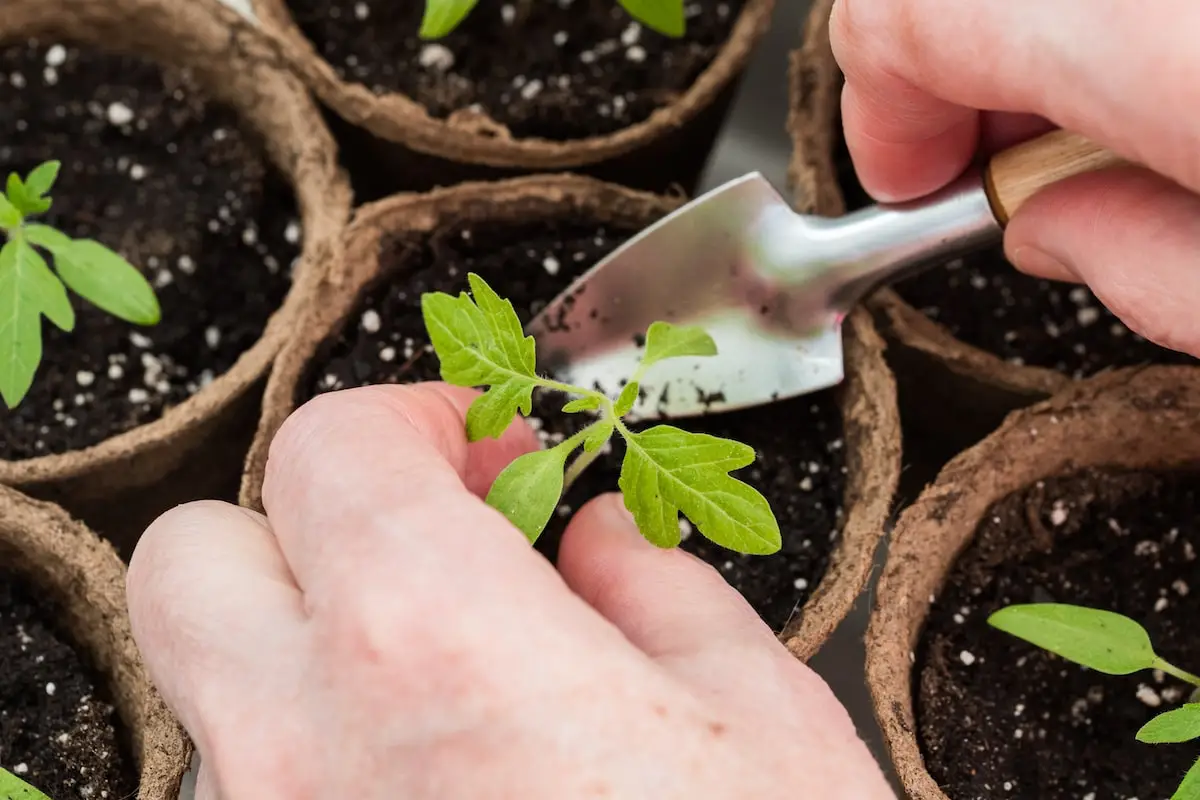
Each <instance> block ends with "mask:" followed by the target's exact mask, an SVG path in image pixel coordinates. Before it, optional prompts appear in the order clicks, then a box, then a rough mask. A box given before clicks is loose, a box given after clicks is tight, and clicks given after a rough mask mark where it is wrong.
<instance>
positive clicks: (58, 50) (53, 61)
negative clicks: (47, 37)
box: [46, 44, 67, 67]
mask: <svg viewBox="0 0 1200 800" xmlns="http://www.w3.org/2000/svg"><path fill="white" fill-rule="evenodd" d="M66 60H67V48H65V47H63V46H62V45H61V44H56V45H54V46H53V47H51V48H50V49H49V50H47V51H46V64H47V65H49V66H51V67H61V66H62V65H63V64H64V63H66Z"/></svg>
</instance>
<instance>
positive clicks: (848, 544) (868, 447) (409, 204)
mask: <svg viewBox="0 0 1200 800" xmlns="http://www.w3.org/2000/svg"><path fill="white" fill-rule="evenodd" d="M678 203H679V201H677V200H673V199H667V198H662V197H657V196H654V195H649V194H644V193H640V192H635V191H633V190H629V189H625V188H622V187H617V186H614V185H612V184H605V183H601V182H598V181H595V180H592V179H589V178H582V177H573V176H564V175H558V176H542V177H529V178H520V179H514V180H511V181H506V182H502V183H492V184H483V183H480V184H467V185H463V186H459V187H456V188H453V189H446V190H439V191H435V192H432V193H430V194H427V195H398V196H396V197H392V198H389V199H387V200H384V201H381V202H379V203H375V204H372V205H369V206H365V207H364V208H363V209H361V211H360V212H359V213H358V214H357V216H356V217H355V220H354V221H353V223H352V225H351V227H350V228H349V229H348V231H347V234H346V237H345V246H344V257H345V263H344V265H343V267H342V268H340V269H332V270H331V271H330V273H329V276H328V277H327V279H326V285H325V287H324V288H323V289H322V295H323V297H324V298H325V299H324V301H323V302H322V303H321V305H320V306H314V307H312V308H310V309H309V314H308V315H307V317H306V318H305V320H304V321H303V323H302V324H301V325H300V326H299V329H300V331H301V333H300V335H299V336H298V337H296V338H295V339H293V340H292V341H290V342H289V343H288V345H287V347H285V349H284V351H283V353H282V354H281V355H280V359H279V361H278V362H277V365H276V368H275V370H274V371H273V372H272V374H271V378H270V381H269V382H268V384H267V391H266V398H265V401H264V409H263V414H262V420H261V423H260V426H259V430H258V435H257V437H256V439H255V442H254V446H253V448H252V449H251V452H250V456H249V458H248V460H247V466H246V474H245V478H244V480H243V484H242V502H243V504H244V505H248V506H250V507H252V508H256V509H261V508H262V505H261V490H262V481H263V475H264V472H265V468H266V461H267V455H268V450H269V447H270V442H271V439H272V438H273V436H274V435H275V432H276V431H277V430H278V429H279V427H280V425H281V424H282V423H283V421H284V419H286V418H287V416H288V415H289V414H290V413H291V412H292V411H293V410H294V409H295V407H296V403H295V397H296V393H297V388H298V386H299V385H300V383H301V381H302V380H303V379H304V376H305V374H306V370H307V368H308V365H309V362H310V361H311V360H312V359H313V358H314V356H315V355H316V354H317V352H318V349H319V347H320V345H321V343H322V342H323V341H325V340H326V339H327V338H328V337H329V336H330V335H331V334H333V332H335V331H336V330H338V329H339V328H340V326H341V325H342V324H343V322H344V321H345V319H346V318H347V316H348V315H349V314H350V313H351V311H352V309H353V308H354V306H355V303H356V299H357V296H358V295H359V293H360V292H361V291H362V289H363V288H364V287H365V286H367V285H368V284H369V283H370V282H371V281H372V280H373V279H374V278H375V276H376V275H377V274H378V272H379V269H380V246H381V240H382V237H383V236H384V235H385V234H397V233H414V234H419V233H423V232H428V231H431V230H433V229H435V228H436V227H438V226H439V225H441V224H445V223H446V222H447V221H449V220H452V219H455V218H461V217H462V216H464V215H471V216H473V217H475V218H484V217H489V218H493V219H494V218H497V217H500V216H502V215H505V214H508V213H511V210H512V209H516V208H520V209H521V211H522V213H524V214H529V213H531V211H532V212H533V213H536V211H534V210H536V209H544V210H545V213H547V214H550V213H553V212H554V211H555V210H556V209H559V210H561V209H562V208H564V207H574V208H576V209H579V210H581V211H584V212H586V213H589V214H591V215H594V216H595V217H596V218H597V219H600V220H610V221H618V220H619V221H626V222H630V223H633V224H635V225H638V226H644V225H647V224H649V223H650V222H651V221H652V220H655V219H657V218H658V217H660V216H662V215H663V214H665V213H667V212H668V211H670V210H671V209H673V208H675V207H677V206H678ZM845 338H846V360H847V380H846V384H845V389H844V392H843V400H842V409H843V422H844V427H845V439H846V448H847V451H848V457H847V468H848V470H849V482H848V485H847V491H846V498H845V504H844V507H845V509H846V514H845V519H844V526H843V530H842V534H841V536H840V538H839V541H838V545H837V547H836V549H835V551H834V553H833V556H832V559H831V563H830V566H829V568H828V571H827V572H826V574H825V576H824V577H823V579H822V581H821V583H820V585H819V586H818V587H817V589H816V590H815V592H814V594H813V596H812V597H811V598H810V600H809V602H808V604H807V605H806V606H805V608H804V609H803V610H802V611H801V613H800V614H799V615H797V617H796V618H795V619H794V620H793V622H792V623H791V624H790V625H789V626H788V627H787V628H786V629H785V630H784V632H783V633H782V634H781V638H782V639H783V640H784V641H785V643H786V644H787V646H788V647H789V649H791V650H792V652H794V653H795V654H796V655H797V656H798V657H801V658H808V657H810V656H812V655H813V653H815V652H816V651H817V649H819V647H820V646H821V644H823V643H824V641H825V640H826V639H827V638H828V636H829V634H831V633H832V632H833V630H834V628H836V627H837V624H838V623H839V622H841V620H842V619H843V618H844V617H845V615H846V614H847V613H848V611H849V610H850V608H851V606H852V605H853V602H854V600H855V598H856V597H857V596H858V594H859V592H860V591H861V589H862V587H863V585H864V584H865V583H866V580H867V577H868V576H869V574H870V570H871V565H872V561H873V557H874V552H875V547H876V545H877V543H878V541H879V538H880V536H881V534H882V532H883V526H884V523H885V521H886V519H887V516H888V513H889V510H890V507H891V502H892V497H893V495H894V492H895V487H896V483H897V480H898V475H899V468H900V432H899V418H898V414H897V411H896V406H895V387H894V385H893V383H892V379H891V374H890V373H889V372H888V369H887V367H886V365H885V364H884V360H883V342H882V340H881V339H880V338H879V337H878V335H877V334H876V333H875V331H874V329H873V327H872V324H871V320H870V319H869V317H868V315H866V314H864V313H858V314H855V315H853V316H852V317H851V319H850V320H849V322H848V325H847V334H846V337H845Z"/></svg>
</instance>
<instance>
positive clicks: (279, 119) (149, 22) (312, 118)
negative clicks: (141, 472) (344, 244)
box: [0, 0, 351, 487]
mask: <svg viewBox="0 0 1200 800" xmlns="http://www.w3.org/2000/svg"><path fill="white" fill-rule="evenodd" d="M63 6H67V7H68V8H66V9H64V8H63ZM47 34H53V35H61V36H63V37H64V38H67V39H70V40H72V41H75V42H78V43H79V44H80V46H83V47H88V48H93V49H96V50H99V51H106V52H126V53H136V54H138V55H140V56H141V57H144V58H147V59H148V60H150V61H154V62H156V63H158V64H159V65H161V66H164V67H166V68H192V69H194V70H195V73H196V75H197V77H198V78H199V79H200V81H201V83H202V84H203V85H204V86H205V88H206V90H207V91H208V93H209V95H210V98H212V99H214V100H216V101H218V102H221V103H223V104H225V105H228V106H230V107H231V108H232V109H233V110H234V111H235V112H236V113H237V114H238V118H239V120H240V121H241V122H242V125H243V130H247V131H249V132H251V133H252V134H254V135H255V136H257V137H258V138H259V139H260V140H261V141H262V143H263V146H264V150H265V151H266V155H268V157H269V158H270V160H271V162H272V164H273V166H274V167H275V168H277V169H279V171H280V172H281V173H282V175H283V176H284V178H285V179H286V180H287V181H288V183H289V185H290V187H291V189H292V191H293V194H294V198H295V200H296V203H297V212H298V215H299V217H300V220H301V224H302V227H303V243H302V248H301V253H300V255H299V257H298V260H297V262H296V268H295V271H294V277H293V280H292V285H291V287H290V288H289V289H288V293H287V295H286V296H285V298H284V302H283V303H282V305H280V306H279V308H277V309H276V310H275V311H274V312H273V313H272V315H271V316H270V318H269V319H268V321H267V324H266V326H265V327H264V330H263V333H262V335H261V336H260V337H259V339H258V340H257V341H256V342H255V343H254V344H253V345H252V346H251V347H250V348H248V349H247V350H245V351H244V352H243V353H242V354H241V355H240V356H239V357H238V359H237V360H236V361H235V362H234V364H233V366H232V367H230V368H229V369H228V370H226V371H225V372H224V373H222V374H221V375H219V376H216V377H215V378H214V380H213V381H212V383H211V384H209V385H208V386H207V387H205V388H203V389H201V390H200V391H198V392H197V393H195V394H194V395H192V396H191V397H189V398H188V399H187V400H185V401H184V402H182V403H180V404H178V405H176V406H173V407H171V408H169V409H167V410H166V411H165V412H164V413H163V414H162V416H160V417H159V418H157V419H155V420H153V421H151V422H147V423H145V424H143V425H139V426H137V427H135V428H132V429H130V430H128V431H124V432H122V433H118V434H115V435H113V436H110V437H109V438H107V439H105V440H103V441H101V442H97V443H96V444H93V445H90V446H88V447H85V448H81V449H78V450H69V451H67V452H65V453H58V454H52V455H45V456H37V457H34V458H28V459H21V460H16V461H9V460H4V459H0V482H2V483H6V484H8V485H13V486H18V487H21V486H28V485H32V484H42V483H50V482H58V481H63V480H67V479H71V478H76V477H78V476H80V475H83V474H87V473H93V472H95V471H97V470H102V469H120V468H121V465H122V464H123V463H124V462H126V461H127V460H128V459H130V458H135V457H137V456H139V455H140V454H142V453H144V452H147V451H151V450H155V449H161V448H170V447H172V446H176V445H178V443H179V442H180V440H181V439H183V438H184V436H185V434H186V432H187V431H188V430H190V429H191V428H193V427H195V426H196V425H198V424H200V423H202V422H203V421H205V420H208V419H212V418H214V417H216V416H218V415H219V414H220V413H221V412H223V411H224V410H226V409H227V408H228V407H230V406H231V405H233V404H234V403H235V402H236V401H237V400H238V399H239V398H240V397H242V396H243V395H244V394H245V393H246V392H247V391H248V390H249V389H250V388H251V386H252V385H253V384H254V383H255V382H256V381H258V380H259V379H260V378H262V377H263V375H264V373H265V372H266V371H267V370H268V369H269V367H270V365H271V363H272V361H273V360H274V358H275V356H276V354H277V352H278V350H279V349H280V348H281V347H282V345H283V343H284V341H285V340H286V339H287V337H288V336H289V335H290V333H291V331H292V329H293V320H294V318H295V317H296V316H297V315H298V314H299V313H300V310H301V308H302V306H303V305H304V304H305V302H306V297H307V295H308V293H309V292H310V291H311V289H312V287H313V286H314V284H315V281H316V279H317V278H318V277H319V273H320V272H321V270H322V266H323V262H324V260H325V258H326V254H327V252H328V250H329V248H330V247H331V243H332V242H333V241H334V240H336V237H337V236H338V235H339V234H340V232H341V229H342V228H343V227H344V226H345V224H346V220H347V219H348V217H349V215H350V204H351V194H350V187H349V182H348V180H347V178H346V176H345V175H344V174H343V172H342V170H341V168H340V166H339V165H338V163H337V151H336V147H335V145H334V142H333V137H332V135H331V134H330V133H329V131H328V129H327V128H326V127H325V125H324V122H323V121H322V119H321V117H320V114H319V112H318V110H317V107H316V105H315V104H314V103H313V101H312V100H311V98H310V97H309V96H308V94H307V92H306V90H305V89H304V87H303V85H302V84H301V83H300V82H299V81H298V80H297V79H296V78H294V77H293V76H291V75H288V74H287V73H285V72H283V71H281V70H279V69H277V68H276V67H273V66H271V65H270V64H269V63H267V62H266V61H264V60H263V59H262V58H261V57H260V56H259V55H256V54H254V53H253V52H251V50H250V49H248V48H247V47H245V46H243V43H242V42H240V41H238V40H236V39H233V38H231V37H229V36H228V34H227V32H226V31H225V30H224V29H223V28H222V27H221V26H219V25H217V24H216V21H215V20H214V19H213V18H212V17H211V16H210V15H207V14H205V13H202V12H200V11H199V10H198V8H197V7H196V6H194V5H193V4H190V3H187V2H177V0H109V2H107V3H93V2H89V1H88V0H61V1H60V2H58V3H53V4H47V3H41V2H38V1H37V0H5V2H4V4H3V7H2V8H0V39H14V38H21V37H25V36H32V35H47ZM112 39H116V40H117V41H118V42H119V44H113V43H112ZM250 84H254V85H256V86H257V87H258V92H259V93H258V94H251V93H249V91H248V90H247V89H246V87H247V86H248V85H250ZM239 89H241V90H242V91H238V90H239ZM263 95H266V96H269V97H270V102H262V96H263ZM35 380H36V378H35Z"/></svg>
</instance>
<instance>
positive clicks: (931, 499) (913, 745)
mask: <svg viewBox="0 0 1200 800" xmlns="http://www.w3.org/2000/svg"><path fill="white" fill-rule="evenodd" d="M1197 420H1200V369H1196V368H1192V367H1147V368H1138V369H1125V370H1119V371H1114V372H1111V373H1108V374H1105V375H1102V376H1099V377H1096V378H1092V379H1089V380H1086V381H1082V382H1078V383H1073V384H1072V385H1071V386H1070V387H1069V388H1067V389H1066V390H1064V391H1063V392H1061V393H1059V394H1057V395H1055V396H1054V397H1052V398H1050V399H1049V400H1047V401H1044V402H1041V403H1038V404H1037V405H1034V406H1032V407H1030V408H1028V409H1025V410H1022V411H1018V412H1016V413H1014V414H1013V415H1011V416H1010V417H1009V419H1008V420H1007V421H1006V422H1005V423H1004V424H1003V425H1002V426H1001V427H1000V428H999V429H998V430H997V431H995V432H994V433H992V434H991V435H990V436H988V437H987V438H986V439H984V440H983V441H982V442H980V443H979V444H978V445H976V446H975V447H973V448H971V449H970V450H968V451H966V452H964V453H962V454H961V455H959V456H958V457H957V458H955V459H954V460H952V461H951V462H950V463H949V464H948V465H947V466H946V467H945V469H944V470H943V471H942V473H941V475H940V476H939V477H938V479H937V481H936V482H935V483H934V484H933V485H932V486H930V487H929V488H928V489H927V490H926V491H925V492H924V493H923V494H922V495H921V497H920V498H919V499H918V500H917V501H916V502H915V503H914V504H913V505H911V506H910V507H909V508H907V509H906V510H905V511H904V513H903V514H902V515H901V516H900V520H899V522H898V523H897V524H896V527H895V529H894V531H893V533H892V539H891V545H890V547H889V551H888V560H887V566H886V567H885V569H884V571H883V574H882V577H881V578H880V581H879V588H878V590H877V591H876V595H875V604H874V608H873V609H872V616H871V623H870V627H869V629H868V631H867V639H866V647H867V685H868V688H869V689H870V691H871V697H872V700H873V703H874V706H875V714H876V717H877V718H878V720H879V723H880V726H881V727H882V729H883V733H884V738H885V741H886V743H887V746H888V749H889V751H890V752H891V756H892V761H893V763H894V764H895V766H896V770H897V772H898V774H899V776H900V779H901V781H902V783H903V784H904V788H905V790H906V791H907V793H908V795H909V797H912V798H914V800H949V798H947V796H946V795H945V794H944V793H943V792H942V790H941V789H940V788H939V787H938V786H937V784H936V782H935V781H934V779H933V778H932V777H931V776H930V774H929V773H928V771H927V770H926V768H925V763H924V760H923V758H922V754H921V749H920V746H919V743H918V732H917V727H916V721H915V714H914V707H913V676H912V667H913V658H914V656H913V654H914V653H915V652H916V649H917V644H918V640H919V639H920V636H921V633H922V628H923V626H924V622H925V618H926V615H927V614H928V611H929V607H930V604H931V602H932V600H933V598H935V597H936V596H937V595H938V594H939V592H940V591H941V589H942V586H943V582H944V580H945V576H946V575H947V573H948V572H949V571H950V569H951V568H952V566H953V564H954V562H955V560H956V559H957V557H958V555H959V554H960V553H961V552H962V551H963V550H964V548H966V547H967V546H968V545H969V544H970V542H971V541H972V539H973V537H974V535H975V531H976V529H977V528H978V526H979V524H980V522H981V521H982V520H983V518H984V515H985V514H986V513H987V512H988V509H989V508H991V507H992V506H993V505H994V504H995V503H996V502H998V501H999V500H1002V499H1003V498H1005V497H1007V496H1009V495H1011V494H1013V493H1014V492H1017V491H1020V490H1022V489H1025V488H1027V487H1030V486H1032V485H1033V484H1035V483H1037V482H1038V481H1040V480H1045V479H1048V478H1051V477H1053V476H1058V475H1065V474H1069V473H1072V472H1076V471H1078V470H1082V469H1087V468H1091V467H1094V468H1114V469H1155V470H1158V469H1172V468H1180V467H1187V466H1191V465H1194V464H1195V463H1196V462H1197V461H1198V460H1200V425H1197ZM1052 533H1053V531H1051V532H1050V533H1048V534H1047V535H1052Z"/></svg>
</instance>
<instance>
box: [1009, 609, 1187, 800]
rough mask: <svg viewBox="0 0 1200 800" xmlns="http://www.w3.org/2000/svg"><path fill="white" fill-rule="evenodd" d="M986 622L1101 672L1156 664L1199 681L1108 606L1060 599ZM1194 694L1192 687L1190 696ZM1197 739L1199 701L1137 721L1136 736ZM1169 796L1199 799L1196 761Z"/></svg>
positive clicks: (1164, 741)
mask: <svg viewBox="0 0 1200 800" xmlns="http://www.w3.org/2000/svg"><path fill="white" fill-rule="evenodd" d="M988 624H989V625H991V626H992V627H994V628H998V629H999V630H1002V631H1004V632H1005V633H1010V634H1012V635H1013V636H1016V637H1018V638H1020V639H1024V640H1025V641H1027V642H1029V643H1031V644H1033V645H1036V646H1038V647H1040V648H1042V649H1043V650H1048V651H1049V652H1051V653H1054V654H1055V655H1058V656H1061V657H1062V658H1065V659H1067V660H1068V661H1073V662H1075V663H1076V664H1079V665H1081V666H1084V667H1088V668H1089V669H1094V670H1096V671H1097V672H1103V673H1104V674H1106V675H1131V674H1133V673H1135V672H1140V671H1141V670H1146V669H1156V670H1161V671H1162V672H1165V673H1167V674H1168V675H1171V676H1173V677H1175V678H1178V679H1179V680H1181V681H1184V682H1185V683H1190V684H1192V685H1193V686H1196V687H1200V677H1197V676H1195V675H1192V674H1191V673H1190V672H1184V671H1183V670H1181V669H1179V668H1178V667H1176V666H1175V665H1174V664H1171V663H1170V662H1168V661H1166V660H1165V659H1163V658H1162V657H1160V656H1159V655H1157V654H1156V653H1155V652H1154V647H1153V645H1151V643H1150V634H1148V633H1147V632H1146V629H1145V628H1143V627H1142V626H1141V625H1139V624H1138V623H1137V622H1135V621H1133V620H1132V619H1129V618H1128V617H1126V616H1122V615H1121V614H1115V613H1113V612H1111V611H1100V610H1097V609H1093V608H1084V607H1082V606H1072V605H1065V604H1060V603H1033V604H1029V605H1015V606H1009V607H1008V608H1003V609H1001V610H999V611H997V612H996V613H994V614H992V615H991V617H989V618H988ZM1196 698H1197V694H1196V692H1193V694H1192V700H1193V701H1194V700H1196ZM1193 739H1200V702H1189V703H1187V704H1185V705H1183V706H1181V707H1179V708H1176V709H1173V710H1171V711H1164V712H1163V713H1161V714H1159V715H1158V716H1156V717H1154V719H1152V720H1150V721H1149V722H1147V723H1146V724H1145V725H1143V726H1142V729H1141V730H1139V731H1138V732H1137V740H1138V741H1139V742H1146V743H1148V744H1175V743H1179V742H1190V741H1192V740H1193ZM1171 800H1200V761H1197V762H1196V763H1195V764H1193V765H1192V768H1191V769H1190V770H1188V773H1187V775H1186V776H1184V779H1183V783H1181V784H1180V785H1179V788H1178V789H1177V790H1176V791H1175V794H1173V795H1172V796H1171Z"/></svg>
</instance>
